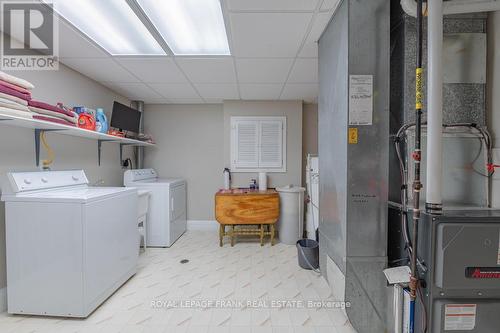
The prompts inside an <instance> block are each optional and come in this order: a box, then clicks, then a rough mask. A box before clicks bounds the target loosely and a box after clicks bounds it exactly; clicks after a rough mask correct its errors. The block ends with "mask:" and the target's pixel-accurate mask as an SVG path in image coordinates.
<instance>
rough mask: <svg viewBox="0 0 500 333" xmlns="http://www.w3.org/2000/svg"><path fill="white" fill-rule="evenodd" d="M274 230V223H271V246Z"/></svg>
mask: <svg viewBox="0 0 500 333" xmlns="http://www.w3.org/2000/svg"><path fill="white" fill-rule="evenodd" d="M275 232H276V230H275V229H274V223H273V224H271V246H273V245H274V234H275Z"/></svg>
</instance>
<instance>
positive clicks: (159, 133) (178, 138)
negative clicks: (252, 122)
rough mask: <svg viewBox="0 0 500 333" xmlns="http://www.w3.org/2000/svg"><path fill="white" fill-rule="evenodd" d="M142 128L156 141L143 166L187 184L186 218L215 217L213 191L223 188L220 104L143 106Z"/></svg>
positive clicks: (210, 218) (203, 218)
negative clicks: (143, 120)
mask: <svg viewBox="0 0 500 333" xmlns="http://www.w3.org/2000/svg"><path fill="white" fill-rule="evenodd" d="M145 112H146V113H145V118H144V119H145V122H144V126H145V127H144V128H145V132H146V133H151V134H152V135H153V137H154V139H155V141H156V142H157V143H158V146H157V147H156V148H153V149H148V150H146V153H145V163H144V165H145V167H147V168H154V169H156V170H157V171H158V173H159V174H160V176H162V177H182V178H184V179H186V180H187V184H188V219H189V220H214V219H215V217H214V194H215V192H216V191H217V190H218V189H220V188H221V187H222V170H223V169H224V161H223V159H224V155H223V140H224V139H223V131H224V122H223V111H222V105H221V104H217V105H146V108H145Z"/></svg>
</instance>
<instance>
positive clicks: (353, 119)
mask: <svg viewBox="0 0 500 333" xmlns="http://www.w3.org/2000/svg"><path fill="white" fill-rule="evenodd" d="M372 123H373V75H349V125H352V126H361V125H371V124H372Z"/></svg>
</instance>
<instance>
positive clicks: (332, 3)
mask: <svg viewBox="0 0 500 333" xmlns="http://www.w3.org/2000/svg"><path fill="white" fill-rule="evenodd" d="M340 1H341V0H323V4H322V5H321V8H320V10H321V11H324V10H332V9H336V8H337V6H338V5H339V4H340Z"/></svg>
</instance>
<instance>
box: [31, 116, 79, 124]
mask: <svg viewBox="0 0 500 333" xmlns="http://www.w3.org/2000/svg"><path fill="white" fill-rule="evenodd" d="M33 119H38V120H43V121H50V122H52V123H56V124H61V125H68V126H72V127H76V124H73V123H70V122H69V121H66V120H64V119H61V118H56V117H51V116H38V115H36V114H33Z"/></svg>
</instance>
